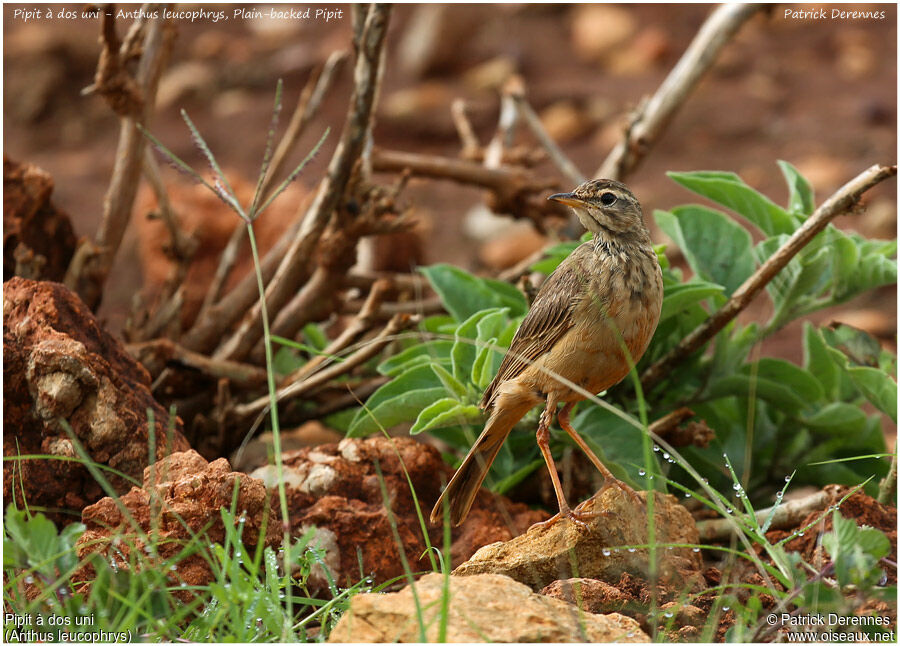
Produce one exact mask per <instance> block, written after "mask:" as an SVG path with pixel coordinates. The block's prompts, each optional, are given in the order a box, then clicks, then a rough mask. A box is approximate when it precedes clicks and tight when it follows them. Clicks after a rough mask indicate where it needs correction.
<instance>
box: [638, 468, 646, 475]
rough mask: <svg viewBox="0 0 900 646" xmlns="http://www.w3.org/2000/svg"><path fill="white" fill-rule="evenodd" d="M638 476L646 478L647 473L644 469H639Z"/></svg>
mask: <svg viewBox="0 0 900 646" xmlns="http://www.w3.org/2000/svg"><path fill="white" fill-rule="evenodd" d="M638 475H639V476H645V475H647V472H646V471H644V470H643V469H638Z"/></svg>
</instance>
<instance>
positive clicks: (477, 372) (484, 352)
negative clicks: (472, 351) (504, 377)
mask: <svg viewBox="0 0 900 646" xmlns="http://www.w3.org/2000/svg"><path fill="white" fill-rule="evenodd" d="M496 345H497V338H496V337H492V338H490V339H488V340H487V343H486V344H485V345H484V346H483V347H481V348H479V349H478V355H477V356H476V357H475V363H474V364H472V382H473V383H474V384H475V385H476V386H478V387H479V388H480V389H482V390H484V389H485V388H487V386H488V384H490V383H491V380H492V379H493V378H494V375H495V374H497V367H498V366H495V365H494V357H502V356H503V355H502V354H500V353H499V352H497V351H496V350H494V346H496Z"/></svg>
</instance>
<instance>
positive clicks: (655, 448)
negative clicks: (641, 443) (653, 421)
mask: <svg viewBox="0 0 900 646" xmlns="http://www.w3.org/2000/svg"><path fill="white" fill-rule="evenodd" d="M653 450H654V451H656V452H657V453H659V444H654V445H653Z"/></svg>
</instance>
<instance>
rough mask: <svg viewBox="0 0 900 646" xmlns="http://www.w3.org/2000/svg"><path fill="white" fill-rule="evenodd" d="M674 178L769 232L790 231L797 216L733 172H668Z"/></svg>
mask: <svg viewBox="0 0 900 646" xmlns="http://www.w3.org/2000/svg"><path fill="white" fill-rule="evenodd" d="M667 174H668V176H669V177H671V178H672V179H673V180H674V181H676V182H678V183H679V184H681V185H682V186H684V187H685V188H687V189H689V190H691V191H694V192H695V193H697V194H698V195H702V196H703V197H706V198H709V199H710V200H712V201H713V202H716V203H718V204H721V205H722V206H724V207H727V208H729V209H731V210H732V211H734V212H735V213H737V214H738V215H740V216H742V217H744V218H745V219H746V220H747V221H749V222H750V223H752V224H754V225H755V226H756V227H757V228H759V230H760V231H762V232H763V233H764V234H766V235H767V236H772V235H777V234H781V233H785V234H791V233H793V232H794V229H796V228H797V224H798V222H797V219H796V218H794V217H793V216H791V214H790V213H788V212H787V211H785V210H784V209H782V208H781V207H780V206H778V205H777V204H775V203H774V202H773V201H772V200H770V199H769V198H767V197H766V196H765V195H763V194H762V193H759V192H758V191H756V190H755V189H753V188H751V187H750V186H748V185H747V184H745V183H744V181H743V180H742V179H741V178H740V177H738V176H737V175H735V174H734V173H720V172H709V171H696V172H693V173H671V172H670V173H667Z"/></svg>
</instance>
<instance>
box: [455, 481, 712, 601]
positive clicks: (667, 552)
mask: <svg viewBox="0 0 900 646" xmlns="http://www.w3.org/2000/svg"><path fill="white" fill-rule="evenodd" d="M638 496H640V497H641V499H642V500H644V501H646V499H647V493H646V492H643V491H642V492H639V493H638ZM645 504H646V503H645ZM583 510H584V511H585V512H588V513H591V512H593V513H594V514H596V516H595V517H593V518H591V519H590V520H588V521H587V526H586V527H578V526H576V525H575V524H574V523H572V522H569V521H561V522H557V523H554V524H552V525H549V526H548V525H543V526H539V527H533V528H531V529H530V530H529V531H528V532H527V533H526V534H522V535H521V536H517V537H516V538H514V539H512V540H509V541H506V542H504V543H495V544H493V545H486V546H485V547H483V548H481V549H480V550H478V552H476V553H475V554H474V555H473V556H472V558H471V559H469V560H468V561H466V562H465V563H463V564H462V565H460V566H459V567H458V568H456V569H455V570H454V571H453V573H454V574H456V575H462V576H471V575H474V574H485V573H489V574H505V575H507V576H511V577H512V578H514V579H516V580H517V581H521V582H522V583H525V584H526V585H530V586H531V587H532V588H533V589H535V590H540V589H541V588H543V587H544V586H546V585H548V584H549V583H551V582H552V581H555V580H557V579H565V578H570V577H574V576H580V577H586V578H590V579H599V580H601V581H605V582H607V583H611V584H615V583H616V582H617V581H619V580H620V578H621V577H622V575H623V574H632V575H634V576H638V577H642V578H646V577H647V576H648V574H649V572H650V557H649V553H648V550H647V548H642V547H640V546H642V545H647V543H648V531H647V524H648V523H647V509H646V507H643V506H641V505H639V504H637V503H636V501H635V500H634V499H633V498H632V497H631V496H629V495H627V494H626V493H625V492H623V491H622V490H621V489H619V488H618V487H610V488H608V489H606V490H605V491H602V492H601V493H600V494H599V495H597V496H596V497H594V498H591V499H589V500H588V501H587V502H586V503H585V505H584V507H583ZM653 515H654V522H655V528H656V531H655V542H656V543H658V544H667V543H668V544H679V545H685V544H688V545H690V544H697V543H699V535H698V533H697V526H696V525H695V524H694V520H693V518H692V517H691V515H690V514H689V513H688V511H687V510H686V509H685V508H684V507H682V506H681V505H680V504H678V502H677V501H676V500H675V497H674V496H669V495H662V494H657V495H656V496H655V501H654V510H653ZM702 565H703V562H702V559H701V558H700V554H699V553H695V552H693V551H692V550H691V549H690V548H686V547H677V548H676V547H672V546H666V547H665V548H663V547H660V548H658V549H657V550H656V568H657V573H658V576H659V581H660V582H661V583H664V584H665V585H670V586H677V587H678V588H680V589H683V590H699V589H701V588H702V587H703V585H704V581H703V575H702V573H701V571H702Z"/></svg>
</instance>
